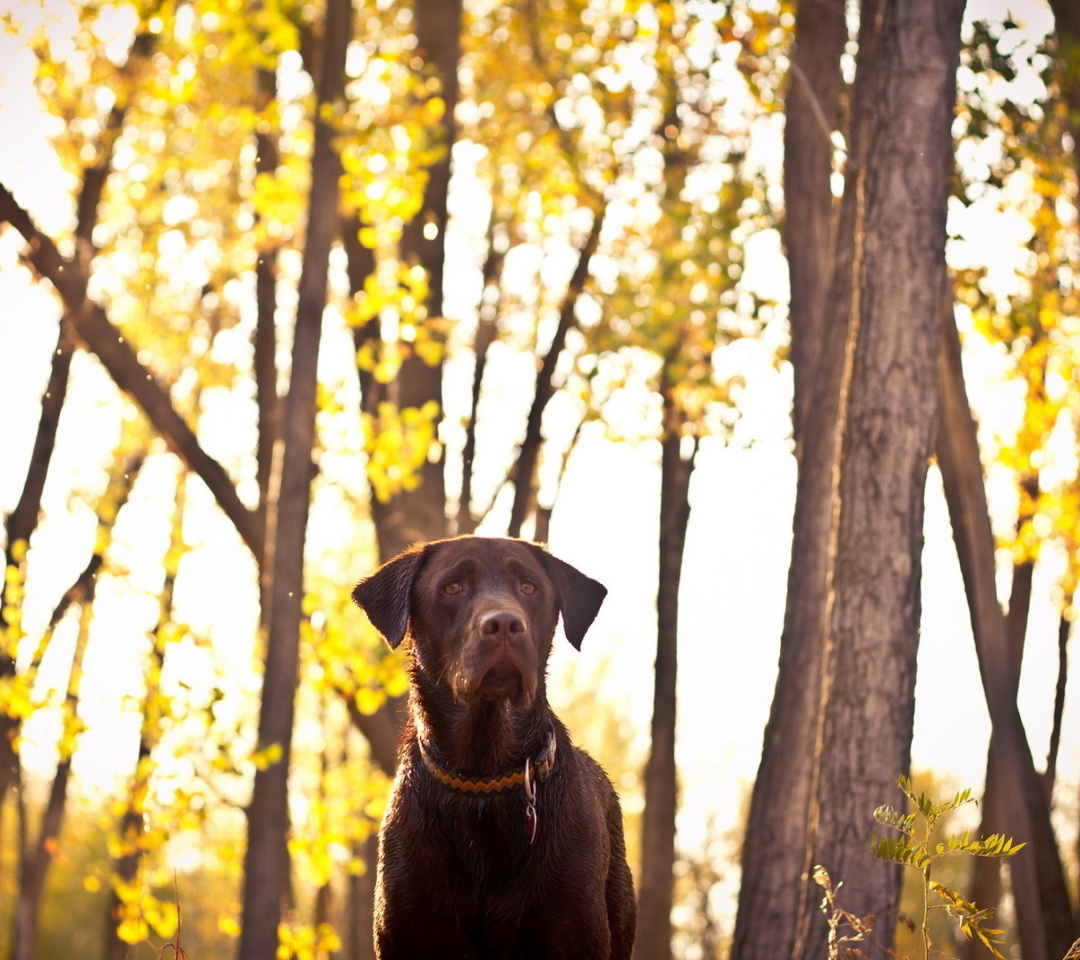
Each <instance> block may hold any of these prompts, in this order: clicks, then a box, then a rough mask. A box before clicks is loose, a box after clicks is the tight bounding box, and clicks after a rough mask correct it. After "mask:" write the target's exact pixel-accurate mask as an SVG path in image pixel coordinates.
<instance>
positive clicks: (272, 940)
mask: <svg viewBox="0 0 1080 960" xmlns="http://www.w3.org/2000/svg"><path fill="white" fill-rule="evenodd" d="M351 28H352V5H351V3H350V2H349V0H330V2H329V3H328V4H327V8H326V15H325V20H324V23H323V57H322V75H321V77H320V78H319V81H318V98H317V104H316V121H315V144H314V148H313V151H312V160H311V174H312V175H311V196H310V199H309V210H308V230H307V237H306V240H305V244H304V258H303V266H302V272H301V277H300V289H299V302H298V306H297V314H296V332H295V337H294V340H293V354H292V374H291V377H290V383H289V394H288V397H287V399H286V401H285V406H284V415H283V419H282V430H281V437H280V439H279V441H278V442H279V444H281V445H282V454H281V457H280V464H281V467H280V475H279V482H278V492H277V498H276V501H274V500H272V501H271V505H270V506H271V515H272V516H271V518H270V522H269V523H268V525H267V526H268V538H267V542H268V544H272V552H271V555H270V556H268V557H267V562H268V563H270V564H271V565H272V569H273V572H274V576H273V581H272V588H271V601H270V619H269V630H268V636H267V645H266V662H265V672H264V675H263V693H262V703H261V705H260V711H259V749H260V750H263V751H268V750H272V751H274V752H275V753H277V756H273V755H270V756H268V757H267V759H269V760H271V762H269V763H267V764H266V765H265V766H264V767H263V768H262V769H260V770H258V771H257V772H256V774H255V784H254V788H253V791H252V798H251V803H250V805H249V807H248V842H247V852H246V854H245V859H244V899H243V911H244V913H243V932H242V934H241V937H240V946H239V953H238V956H239V958H240V960H273V958H274V957H275V956H276V955H277V948H278V933H277V930H278V922H279V920H280V918H281V909H282V903H283V901H284V900H285V899H286V898H287V896H288V889H289V854H288V849H287V846H286V841H287V833H288V828H289V812H288V776H289V757H290V748H291V744H292V726H293V713H294V707H295V703H294V697H295V693H296V685H297V679H298V671H299V647H300V620H301V602H302V600H303V594H304V542H305V533H306V527H307V517H308V508H309V506H310V497H311V479H312V470H313V467H312V463H311V450H312V447H313V445H314V439H315V394H316V374H317V365H318V353H319V339H320V334H321V330H322V314H323V308H324V306H325V304H326V290H327V268H328V265H329V258H330V247H331V244H332V242H333V239H334V236H335V234H336V231H337V227H338V223H339V222H340V215H339V213H338V177H339V162H338V158H337V155H336V154H335V152H334V146H333V136H334V131H333V127H332V126H331V125H330V123H329V122H327V119H326V118H324V117H323V116H322V111H323V109H324V108H325V109H327V110H329V109H332V108H333V106H334V104H335V103H336V101H337V100H338V99H339V98H340V96H341V91H342V88H343V85H344V77H345V50H346V48H347V46H348V42H349V35H350V33H351Z"/></svg>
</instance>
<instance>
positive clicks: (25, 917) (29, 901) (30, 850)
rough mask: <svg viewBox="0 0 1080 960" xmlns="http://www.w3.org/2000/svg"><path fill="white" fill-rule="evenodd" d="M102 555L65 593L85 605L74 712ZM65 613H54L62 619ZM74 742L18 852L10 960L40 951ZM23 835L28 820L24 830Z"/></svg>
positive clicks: (70, 690) (74, 674)
mask: <svg viewBox="0 0 1080 960" xmlns="http://www.w3.org/2000/svg"><path fill="white" fill-rule="evenodd" d="M100 561H101V558H100V556H99V555H95V556H94V557H92V558H91V560H90V562H89V564H87V567H86V570H84V571H83V573H82V575H80V577H79V579H78V580H77V581H76V583H75V585H74V586H73V587H72V588H71V589H70V590H69V591H68V593H67V594H66V595H65V601H61V603H62V604H63V606H65V608H66V606H67V603H66V598H67V596H68V595H71V596H74V595H80V596H81V602H82V604H83V610H82V618H81V619H80V622H79V633H78V637H77V639H76V641H75V651H74V653H73V655H72V659H71V671H70V673H69V675H68V685H67V693H66V696H65V700H66V704H65V706H66V709H67V710H69V711H71V712H72V713H74V711H75V710H77V709H78V703H79V684H80V682H81V680H82V664H83V655H84V654H85V652H86V643H87V640H88V639H89V636H90V616H91V615H90V610H91V604H92V603H93V598H94V587H95V575H96V573H97V570H98V568H99V567H100ZM62 616H63V614H62V613H61V614H60V616H59V617H54V622H59V620H60V618H61V617H62ZM72 752H73V751H72V748H71V745H70V744H67V743H64V742H63V740H61V742H60V744H59V754H58V760H57V764H56V774H55V775H54V777H53V782H52V786H51V787H50V788H49V799H48V801H47V803H46V805H45V811H44V813H43V814H42V817H41V825H40V826H39V828H38V833H37V839H36V840H35V842H34V843H33V844H32V845H31V844H30V843H28V842H24V844H23V849H22V851H21V857H20V864H19V865H20V870H19V894H18V897H17V899H16V903H15V934H14V937H13V943H12V952H11V960H33V958H34V954H35V953H36V951H37V938H38V920H39V917H40V914H41V901H42V897H43V896H44V894H45V880H46V879H47V877H48V874H49V868H50V867H51V866H52V862H53V857H54V855H55V851H56V849H57V845H58V841H59V839H60V831H61V829H62V828H63V825H64V811H65V809H66V807H67V793H68V786H69V784H70V782H71V754H72ZM19 810H20V814H21V816H22V817H23V818H24V819H25V817H26V816H27V812H26V805H25V798H24V797H20V804H19ZM21 832H22V835H23V838H24V840H25V838H26V836H27V831H26V827H25V823H24V825H23V829H22V831H21Z"/></svg>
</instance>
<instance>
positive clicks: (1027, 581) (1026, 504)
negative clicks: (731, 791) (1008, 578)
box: [945, 298, 1039, 960]
mask: <svg viewBox="0 0 1080 960" xmlns="http://www.w3.org/2000/svg"><path fill="white" fill-rule="evenodd" d="M949 309H950V311H951V309H952V307H951V298H950V300H949ZM945 320H946V323H949V324H951V323H952V317H951V316H946V318H945ZM1020 485H1021V489H1022V490H1023V496H1024V497H1025V498H1026V499H1024V500H1023V501H1022V503H1021V508H1020V517H1019V519H1018V520H1017V524H1016V531H1017V534H1019V533H1020V531H1021V530H1022V528H1023V526H1024V524H1026V523H1029V522H1030V521H1031V517H1032V512H1033V510H1034V502H1035V498H1036V497H1037V496H1038V493H1039V478H1038V474H1037V473H1036V474H1028V475H1027V476H1025V477H1024V478H1023V479H1022V480H1021V483H1020ZM1034 573H1035V564H1034V561H1032V560H1030V559H1025V560H1024V561H1023V562H1021V563H1018V564H1016V565H1015V566H1014V567H1013V573H1012V589H1011V591H1010V593H1009V611H1008V613H1007V614H1006V616H1005V632H1006V635H1007V636H1008V641H1009V653H1010V657H1011V661H1012V671H1013V674H1014V676H1016V677H1019V676H1020V668H1021V664H1022V663H1023V660H1024V639H1025V635H1026V633H1027V621H1028V612H1029V610H1030V609H1031V581H1032V577H1033V576H1034ZM999 756H1000V750H999V745H998V743H997V740H996V739H995V738H994V737H993V735H991V737H990V745H989V749H988V750H987V754H986V780H985V784H984V787H983V801H982V821H981V823H980V824H979V836H980V837H989V836H992V835H993V834H995V833H1007V832H1008V830H1009V827H1008V824H1007V823H1006V822H1005V820H1004V819H1003V810H1002V803H1001V800H1002V791H1003V789H1006V788H1007V781H1003V780H1002V777H1003V776H1005V777H1007V776H1008V771H1006V770H1004V769H1003V768H1002V766H1001V763H1000V761H999ZM1002 866H1003V861H1001V860H998V859H996V858H994V857H976V858H975V860H974V862H973V863H972V864H971V886H970V888H969V890H968V896H969V898H970V899H971V900H972V902H974V903H976V904H978V905H979V907H981V908H982V909H984V910H985V909H987V908H990V907H992V908H994V909H996V908H997V907H998V905H999V903H1000V902H1001V891H1002V886H1001V871H1002ZM966 951H967V955H968V957H969V958H970V960H990V958H991V957H992V956H993V954H992V953H991V952H990V951H989V950H988V949H987V948H986V947H985V946H984V945H983V944H982V943H981V942H980V941H979V940H978V939H973V940H969V941H967V944H966Z"/></svg>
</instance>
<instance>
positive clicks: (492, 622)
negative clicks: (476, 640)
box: [480, 610, 525, 640]
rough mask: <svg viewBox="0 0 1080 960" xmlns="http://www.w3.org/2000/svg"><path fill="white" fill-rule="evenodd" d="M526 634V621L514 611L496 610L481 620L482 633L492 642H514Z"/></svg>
mask: <svg viewBox="0 0 1080 960" xmlns="http://www.w3.org/2000/svg"><path fill="white" fill-rule="evenodd" d="M524 632H525V621H524V620H523V619H522V618H521V617H520V616H519V615H518V614H517V613H515V612H514V611H512V610H494V611H492V612H491V613H487V614H485V615H484V616H483V617H482V618H481V619H480V633H481V635H482V636H484V637H488V638H490V639H492V640H512V639H515V638H517V637H519V636H521V635H522V634H523V633H524Z"/></svg>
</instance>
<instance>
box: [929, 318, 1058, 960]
mask: <svg viewBox="0 0 1080 960" xmlns="http://www.w3.org/2000/svg"><path fill="white" fill-rule="evenodd" d="M944 330H945V349H944V351H943V352H942V373H941V377H942V385H943V386H942V398H943V403H942V417H941V423H940V427H939V431H938V440H937V458H938V465H939V467H940V468H941V476H942V481H943V484H944V487H945V497H946V500H947V501H948V504H949V516H950V518H951V520H952V527H953V535H954V537H955V539H956V545H957V554H958V556H959V559H960V570H961V573H962V574H963V577H964V590H965V592H966V594H967V597H968V606H969V607H970V614H971V624H972V631H973V633H974V636H975V651H976V654H977V655H978V659H979V670H980V673H981V675H982V682H983V689H984V691H985V693H986V703H987V707H988V708H989V711H990V719H991V722H992V724H993V731H994V732H993V736H994V738H995V740H996V741H997V743H998V757H997V762H998V763H999V764H1000V765H1001V767H1002V769H1003V770H1005V771H1008V773H1007V774H1006V775H1005V776H1003V777H1002V778H1000V782H1002V785H1003V789H1002V790H1001V791H1000V792H999V795H998V801H997V802H998V803H999V805H1000V808H1001V816H1002V818H1003V820H1004V822H1007V823H1008V824H1009V825H1010V826H1009V832H1010V833H1011V834H1012V835H1014V836H1017V837H1022V838H1025V839H1027V840H1028V841H1029V846H1028V848H1027V849H1026V850H1024V851H1022V852H1021V853H1020V854H1018V855H1017V856H1015V857H1013V858H1011V859H1010V862H1009V872H1010V875H1011V877H1012V890H1013V899H1014V901H1015V905H1016V915H1017V921H1018V924H1017V925H1018V927H1019V935H1020V946H1021V952H1022V954H1023V956H1024V960H1054V958H1056V957H1060V956H1062V955H1063V954H1064V953H1065V951H1066V950H1067V949H1068V947H1069V943H1070V942H1071V935H1072V930H1073V920H1072V916H1071V908H1070V904H1069V898H1068V890H1067V886H1066V884H1065V876H1064V870H1063V868H1062V865H1061V859H1060V856H1059V854H1058V851H1057V843H1056V839H1055V837H1054V832H1053V827H1052V826H1051V824H1050V814H1049V808H1048V806H1047V803H1046V796H1045V793H1044V791H1043V785H1042V782H1041V779H1040V777H1039V775H1038V773H1037V772H1036V771H1035V766H1034V763H1033V761H1032V757H1031V751H1030V748H1029V746H1028V742H1027V735H1026V734H1025V732H1024V726H1023V722H1022V720H1021V718H1020V713H1019V710H1018V709H1017V705H1016V689H1017V679H1018V678H1017V676H1016V673H1015V670H1014V667H1013V658H1012V655H1011V653H1010V651H1009V641H1008V634H1007V631H1006V626H1005V616H1004V614H1003V613H1002V611H1001V607H1000V605H999V604H998V600H997V590H996V581H995V572H996V571H995V560H994V537H993V532H992V531H991V529H990V519H989V513H988V510H987V505H986V490H985V488H984V486H983V476H982V464H981V461H980V460H979V447H978V440H977V438H976V432H975V423H974V421H973V420H972V418H971V411H970V408H969V406H968V402H967V396H966V394H965V392H964V382H963V372H962V370H961V367H960V341H959V337H958V335H957V333H956V327H955V324H954V323H953V322H952V315H951V310H950V313H949V319H948V323H947V324H946V325H945V327H944Z"/></svg>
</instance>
